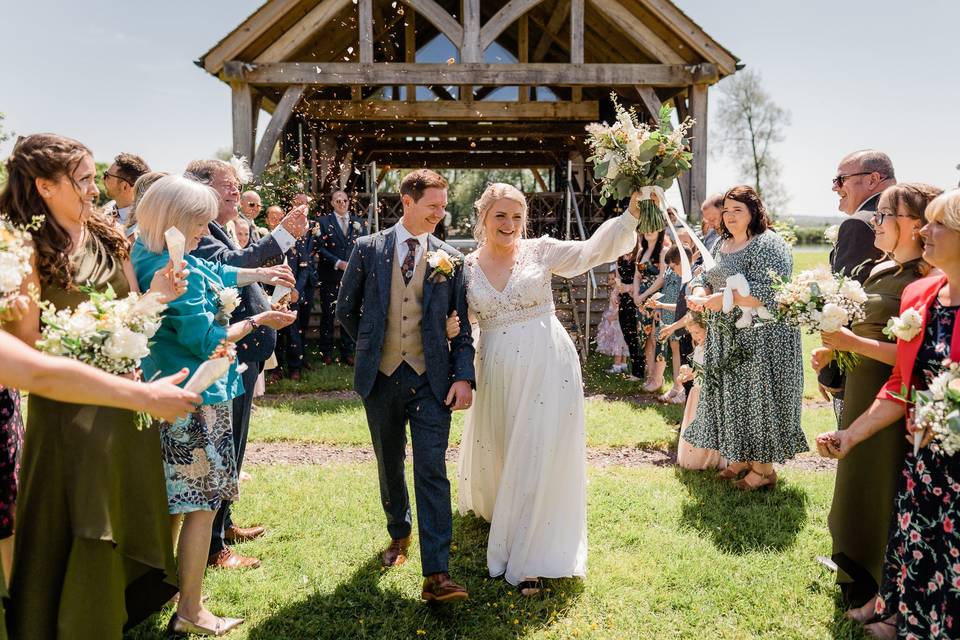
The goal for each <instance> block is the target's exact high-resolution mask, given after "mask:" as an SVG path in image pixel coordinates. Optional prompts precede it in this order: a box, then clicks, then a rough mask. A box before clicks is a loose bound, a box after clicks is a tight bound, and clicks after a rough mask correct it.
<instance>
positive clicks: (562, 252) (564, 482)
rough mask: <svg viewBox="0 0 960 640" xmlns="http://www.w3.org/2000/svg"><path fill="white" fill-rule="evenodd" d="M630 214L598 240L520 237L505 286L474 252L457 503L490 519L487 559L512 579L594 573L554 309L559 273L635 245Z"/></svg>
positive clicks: (566, 357) (581, 434) (574, 416)
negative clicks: (473, 342) (473, 389)
mask: <svg viewBox="0 0 960 640" xmlns="http://www.w3.org/2000/svg"><path fill="white" fill-rule="evenodd" d="M636 227H637V221H636V220H635V219H634V218H633V216H631V215H630V214H629V213H625V214H624V215H622V216H620V217H618V218H615V219H613V220H608V221H607V222H605V223H604V224H603V225H601V226H600V228H599V229H597V231H596V233H594V235H593V237H591V238H590V239H589V240H586V241H582V242H577V241H560V240H555V239H553V238H547V237H544V238H539V239H535V240H521V241H520V244H519V249H518V252H517V256H516V262H515V264H514V267H513V270H512V271H511V274H510V278H509V280H508V281H507V284H506V286H505V287H504V289H503V291H498V290H497V289H495V288H494V287H493V285H492V284H490V282H489V281H488V280H487V278H486V276H485V275H484V273H483V270H482V269H481V268H480V265H479V264H478V262H477V254H476V253H474V254H471V255H470V256H468V257H467V259H466V262H465V268H466V279H467V301H468V303H469V305H470V310H471V312H472V313H473V314H474V315H475V316H476V317H477V319H478V321H479V327H480V334H479V340H478V342H477V356H476V373H477V393H476V398H475V400H474V405H473V408H472V409H471V410H470V411H469V412H468V414H467V416H466V425H465V428H464V433H463V439H462V442H461V447H460V460H459V462H458V468H457V475H458V478H459V498H458V506H459V510H460V513H461V514H466V513H468V512H470V511H473V512H474V514H476V515H477V516H479V517H481V518H483V519H484V520H487V521H489V522H490V538H489V541H488V543H487V566H488V567H489V570H490V575H491V576H500V575H504V576H505V577H506V579H507V581H508V582H509V583H510V584H513V585H516V584H519V583H520V582H521V581H523V580H524V579H526V578H536V577H542V578H559V577H566V576H584V575H586V565H587V518H586V480H587V479H586V436H585V429H584V413H583V379H582V376H581V373H580V359H579V357H578V355H577V350H576V347H574V344H573V341H572V340H571V339H570V336H569V335H568V334H567V331H566V329H564V327H563V325H562V324H560V321H559V320H558V319H557V317H556V314H555V309H554V305H553V289H552V286H551V282H552V276H553V274H557V275H559V276H561V277H567V278H570V277H574V276H576V275H579V274H582V273H584V272H585V271H587V270H588V269H590V268H592V267H595V266H598V265H601V264H603V263H606V262H611V261H613V260H616V259H617V257H618V256H620V255H623V254H624V253H627V252H629V251H630V250H631V249H633V248H634V246H635V244H636V238H637V236H636Z"/></svg>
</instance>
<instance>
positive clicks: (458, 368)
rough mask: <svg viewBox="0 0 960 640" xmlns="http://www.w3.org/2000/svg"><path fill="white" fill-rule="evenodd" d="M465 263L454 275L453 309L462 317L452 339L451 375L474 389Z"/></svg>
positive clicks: (471, 337) (471, 338)
mask: <svg viewBox="0 0 960 640" xmlns="http://www.w3.org/2000/svg"><path fill="white" fill-rule="evenodd" d="M463 271H464V269H463V263H462V262H461V263H460V266H459V267H457V270H456V273H455V274H454V276H453V300H452V305H451V306H452V307H453V308H452V309H449V311H454V310H455V311H456V312H457V316H458V317H459V318H460V333H459V334H457V335H456V336H455V337H454V338H453V340H451V341H450V377H451V380H452V381H453V382H457V381H458V380H465V381H467V382H469V383H470V386H471V387H473V388H474V389H475V388H476V387H477V383H476V380H477V376H476V373H475V372H474V370H473V356H474V348H473V333H472V332H471V330H470V322H469V321H468V320H467V318H468V316H467V313H468V310H467V287H466V285H465V283H464V279H463Z"/></svg>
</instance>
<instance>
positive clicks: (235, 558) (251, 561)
mask: <svg viewBox="0 0 960 640" xmlns="http://www.w3.org/2000/svg"><path fill="white" fill-rule="evenodd" d="M207 566H208V567H217V568H219V569H256V568H257V567H259V566H260V560H259V559H258V558H251V557H249V556H242V555H240V554H239V553H236V552H234V550H233V549H231V548H230V547H224V548H223V549H221V550H220V553H214V554H212V555H211V556H210V557H209V558H207Z"/></svg>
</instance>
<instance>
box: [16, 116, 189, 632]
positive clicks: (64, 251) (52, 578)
mask: <svg viewBox="0 0 960 640" xmlns="http://www.w3.org/2000/svg"><path fill="white" fill-rule="evenodd" d="M7 171H8V176H9V181H8V183H7V186H6V188H5V190H4V191H3V192H2V193H0V210H2V211H3V212H4V213H5V214H6V215H8V216H9V217H10V218H11V219H12V220H13V222H14V223H16V224H25V223H27V222H29V221H30V220H31V219H32V217H33V216H35V215H42V216H43V217H44V222H43V224H42V226H41V227H40V229H39V230H37V231H35V232H34V233H33V239H34V261H35V262H34V271H33V273H32V274H31V276H29V278H30V279H31V280H32V282H31V283H30V284H33V285H35V286H37V287H39V291H40V297H41V299H43V300H46V301H48V302H50V303H52V304H53V305H54V306H55V307H57V308H64V307H74V306H76V305H78V304H79V303H81V302H83V301H84V300H85V299H86V294H84V293H83V292H82V291H80V289H79V286H81V285H92V286H93V287H94V288H96V289H98V290H104V289H106V288H107V287H108V286H111V287H113V289H114V291H115V292H116V293H117V295H118V296H120V297H123V296H125V295H127V293H128V292H130V291H131V289H132V287H131V284H132V285H133V286H134V287H135V286H136V279H135V278H134V277H133V268H132V266H131V265H130V261H129V256H128V250H127V246H128V245H127V242H126V239H125V238H124V237H123V235H122V233H120V232H119V231H118V230H117V229H116V227H115V226H114V225H113V223H112V222H110V221H108V220H107V219H106V218H105V217H103V216H101V215H100V214H99V213H98V212H95V210H94V206H93V203H94V200H95V199H96V198H97V196H98V195H99V191H98V190H97V186H96V183H95V182H94V179H95V177H96V168H95V165H94V162H93V157H92V155H91V153H90V151H89V149H87V148H86V147H85V146H83V145H82V144H81V143H79V142H77V141H75V140H71V139H69V138H64V137H61V136H57V135H52V134H37V135H32V136H28V137H26V138H23V139H21V140H20V141H19V142H18V143H17V145H16V146H15V147H14V149H13V153H12V155H11V156H10V158H9V159H8V160H7ZM169 273H170V270H169V269H168V270H165V271H164V273H163V274H161V275H158V277H157V278H155V279H154V281H153V282H152V283H151V289H156V290H158V291H160V292H162V293H164V294H165V297H166V298H167V299H169V298H171V297H175V296H176V295H177V293H174V290H175V289H177V290H179V288H180V286H181V285H180V284H179V283H176V284H174V283H172V282H171V281H170V280H169V279H168V277H169ZM164 283H166V286H164ZM8 329H9V330H11V332H12V333H14V334H15V335H17V336H18V337H19V338H21V339H22V340H23V341H24V342H26V343H27V344H33V341H35V340H36V338H37V337H38V336H39V329H40V323H39V309H38V308H37V307H36V305H34V304H31V308H30V311H29V312H28V313H27V314H26V315H25V316H24V318H23V319H22V320H20V321H19V322H17V323H15V324H14V325H12V326H10V327H8ZM27 413H28V418H27V428H26V437H25V441H24V446H23V458H22V466H21V475H20V487H19V489H20V491H19V496H18V502H17V515H16V523H17V534H18V535H17V536H16V542H15V546H14V560H13V573H12V575H11V579H10V607H9V608H8V610H7V622H8V630H9V633H10V636H11V637H12V638H30V639H31V640H43V639H46V638H90V639H94V638H95V639H98V640H99V639H101V638H119V637H121V635H122V633H123V629H124V627H125V626H131V625H133V624H136V623H137V622H139V621H140V620H142V619H144V618H145V617H146V616H148V615H150V614H151V613H153V612H154V611H157V610H159V609H160V608H161V607H162V605H163V604H164V603H165V602H166V601H167V600H168V599H169V598H170V597H171V596H173V594H174V593H176V586H175V585H176V582H175V579H176V565H175V563H174V558H173V545H172V539H171V535H170V521H169V517H168V515H167V494H166V485H165V482H164V475H163V467H162V465H161V460H162V457H161V454H160V438H159V434H158V432H157V429H155V428H152V429H151V428H148V429H143V430H138V429H137V414H136V413H134V412H132V411H127V410H124V409H115V408H106V407H93V406H81V405H76V404H69V403H64V402H57V401H54V400H49V399H46V398H41V397H40V396H37V395H31V396H30V398H29V403H28V412H27Z"/></svg>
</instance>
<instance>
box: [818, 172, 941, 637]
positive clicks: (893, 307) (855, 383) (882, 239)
mask: <svg viewBox="0 0 960 640" xmlns="http://www.w3.org/2000/svg"><path fill="white" fill-rule="evenodd" d="M940 192H941V190H940V189H938V188H937V187H932V186H930V185H925V184H919V183H918V184H899V185H895V186H892V187H890V188H888V189H887V190H886V191H884V192H883V194H882V195H881V196H880V201H879V204H878V207H877V212H876V213H875V214H874V217H873V226H874V229H875V230H876V242H875V244H876V246H877V248H879V249H881V250H882V251H884V252H885V253H886V255H887V257H888V259H887V260H885V261H883V262H881V263H879V264H878V265H876V266H875V267H874V268H873V270H872V271H871V273H870V276H869V277H868V278H867V280H866V281H865V282H864V290H865V291H866V293H867V295H868V300H867V304H866V317H865V318H864V320H862V321H860V322H857V323H855V324H854V325H853V326H851V327H850V328H849V329H841V330H840V331H838V332H836V333H824V334H823V344H824V347H822V348H819V349H816V350H814V352H813V354H812V358H813V367H814V369H816V370H818V371H819V370H820V368H822V367H824V366H826V364H827V363H828V362H830V360H831V358H832V353H833V349H839V350H842V351H852V352H854V353H857V354H859V356H860V362H859V363H858V364H857V366H856V367H855V368H854V369H852V370H850V371H849V372H848V373H847V384H846V394H845V397H844V407H843V414H842V416H841V421H840V429H846V428H847V427H848V426H850V424H852V423H853V421H854V420H856V419H857V418H858V417H859V416H860V414H862V413H863V412H864V411H866V410H867V408H868V407H869V406H870V404H871V403H872V402H873V401H874V399H875V398H876V395H877V393H878V392H879V391H880V388H881V387H883V385H884V384H885V383H886V381H887V379H888V378H889V377H890V372H891V370H892V368H893V363H894V362H895V361H896V350H897V349H896V344H895V340H893V339H891V338H889V337H887V336H885V335H883V329H884V327H885V326H886V324H887V320H889V319H890V318H891V317H893V316H897V315H899V313H900V294H901V293H902V292H903V289H904V287H906V286H907V285H908V284H910V283H911V282H913V281H914V280H917V279H919V278H921V277H923V276H924V275H925V274H926V272H927V271H928V270H929V266H928V265H927V264H926V263H925V262H923V260H922V259H921V257H920V256H921V255H922V253H923V245H922V243H921V239H920V235H919V230H920V227H921V226H923V212H924V209H926V206H927V203H929V202H930V200H932V199H933V198H934V197H936V196H937V195H938V194H939V193H940ZM897 425H899V427H900V428H893V429H883V430H881V431H879V432H877V433H876V434H874V435H873V436H872V437H870V438H869V439H867V440H865V441H864V442H862V443H861V444H860V446H858V447H856V448H855V449H853V450H852V451H851V452H850V454H849V455H848V456H847V457H845V458H843V459H842V460H840V462H839V464H838V466H837V479H836V486H835V488H834V494H833V506H832V507H831V509H830V516H829V524H830V534H831V536H832V537H833V561H834V562H836V564H837V568H838V571H837V583H838V584H839V585H840V589H841V591H842V592H843V596H844V600H845V601H846V603H847V605H848V606H850V607H851V608H853V609H855V608H857V607H861V606H863V605H864V604H865V603H870V605H871V606H869V607H865V608H864V613H863V615H862V616H861V615H860V614H859V613H858V612H857V611H851V612H850V614H849V615H850V616H851V617H853V618H855V619H860V618H863V619H864V620H865V619H867V618H869V617H871V616H872V612H873V609H872V603H873V598H874V596H875V595H876V593H877V589H878V587H879V584H880V581H881V579H882V577H883V572H882V570H883V557H884V551H885V549H886V547H887V537H888V532H889V524H890V514H891V512H892V510H893V501H894V497H895V496H896V492H897V478H898V472H899V471H900V469H901V467H902V466H903V459H904V456H905V455H906V452H907V446H908V445H907V442H906V441H905V440H904V438H903V428H902V427H903V421H902V420H900V421H899V422H898V423H897ZM895 426H896V425H895Z"/></svg>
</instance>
